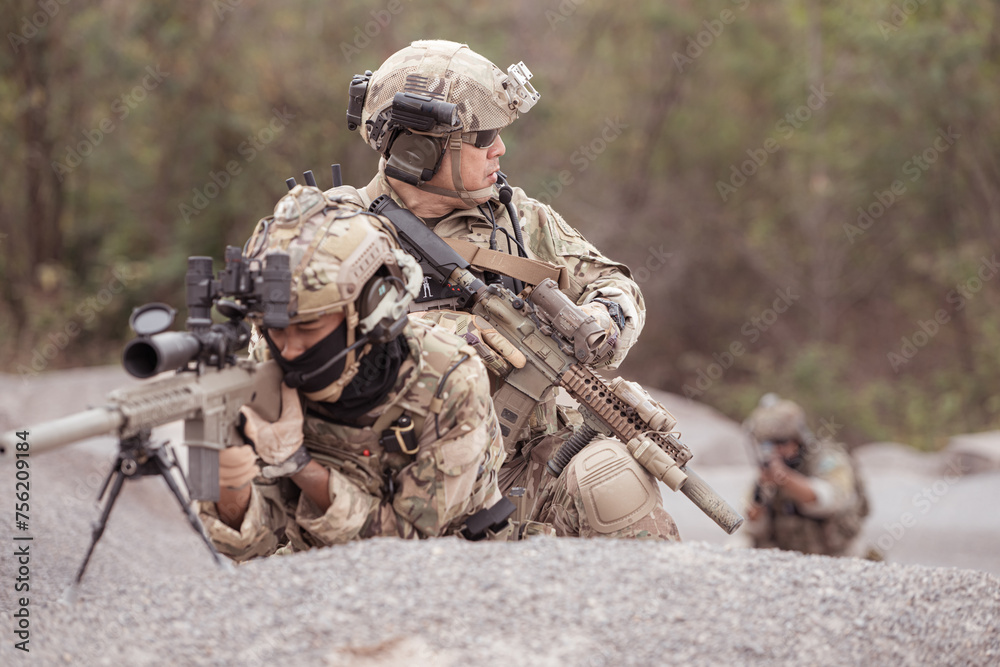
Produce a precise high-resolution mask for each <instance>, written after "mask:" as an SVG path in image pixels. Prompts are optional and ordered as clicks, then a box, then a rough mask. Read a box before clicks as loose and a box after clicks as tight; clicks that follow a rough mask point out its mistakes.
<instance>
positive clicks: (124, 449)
mask: <svg viewBox="0 0 1000 667" xmlns="http://www.w3.org/2000/svg"><path fill="white" fill-rule="evenodd" d="M149 436H150V431H149V430H148V429H147V430H143V431H141V432H140V433H139V434H138V435H134V436H131V437H128V438H122V439H121V440H119V441H118V458H117V459H116V460H115V462H114V464H113V465H112V466H111V470H110V472H109V473H108V476H107V478H105V480H104V484H103V486H101V491H100V493H98V494H97V501H98V502H100V501H101V499H102V498H104V494H105V492H107V491H108V488H109V486H110V493H109V494H108V498H107V502H105V503H104V509H103V510H102V511H101V518H100V519H98V520H97V522H96V523H95V524H94V532H93V535H92V537H91V540H90V547H88V548H87V555H86V556H84V558H83V562H82V563H81V564H80V569H79V571H78V572H77V573H76V579H75V580H74V581H73V585H74V586H76V585H77V584H79V583H80V580H81V579H83V573H84V570H86V569H87V563H88V562H90V556H91V554H93V553H94V547H96V546H97V542H98V541H99V540H100V539H101V535H103V534H104V529H105V527H106V526H107V525H108V516H110V514H111V508H112V507H114V505H115V501H116V500H117V499H118V494H119V493H121V490H122V485H123V484H124V483H125V480H126V479H135V478H138V477H146V476H149V475H159V476H161V477H163V479H164V481H166V483H167V486H168V487H169V488H170V491H171V492H172V493H173V494H174V497H175V498H176V499H177V502H178V503H180V506H181V509H182V510H184V514H185V515H186V516H187V519H188V521H189V522H190V523H191V526H192V527H193V528H194V530H195V532H196V533H198V535H199V536H201V539H202V540H204V542H205V544H206V545H207V546H208V550H209V551H211V552H212V558H214V559H215V563H216V564H217V565H218V566H219V567H223V568H224V567H226V565H227V564H226V563H225V562H224V561H223V560H222V556H220V555H219V552H218V551H216V550H215V547H214V546H213V545H212V541H211V540H210V539H209V537H208V534H207V533H206V532H205V527H204V526H203V525H202V523H201V520H200V519H199V518H198V515H197V514H195V513H194V510H192V509H191V506H190V505H189V504H188V503H187V502H186V501H185V499H184V494H182V493H181V489H180V487H179V486H178V485H177V481H176V480H175V479H174V478H173V476H172V475H171V472H172V471H173V470H174V469H176V470H177V472H178V473H179V474H180V477H181V481H182V482H183V483H184V487H185V488H187V478H185V477H184V471H183V470H182V469H181V467H180V465H178V463H177V457H176V456H175V455H174V452H173V449H172V448H168V447H167V441H163V442H161V443H159V444H156V445H154V444H152V443H151V442H150V438H149Z"/></svg>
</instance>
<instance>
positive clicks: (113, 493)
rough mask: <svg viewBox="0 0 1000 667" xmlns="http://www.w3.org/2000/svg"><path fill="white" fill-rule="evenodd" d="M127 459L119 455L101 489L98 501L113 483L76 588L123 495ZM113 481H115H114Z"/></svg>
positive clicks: (77, 579)
mask: <svg viewBox="0 0 1000 667" xmlns="http://www.w3.org/2000/svg"><path fill="white" fill-rule="evenodd" d="M124 461H125V459H124V457H122V455H121V452H119V453H118V459H117V460H116V461H115V467H114V468H113V469H112V470H111V474H110V475H108V478H107V479H106V480H105V481H104V488H102V489H101V495H100V496H98V500H100V498H101V497H103V496H104V492H105V491H106V490H108V482H112V483H111V490H110V493H109V494H108V500H107V502H105V503H104V509H103V510H102V511H101V518H100V519H99V520H98V521H97V523H95V524H94V532H93V535H91V538H90V547H89V548H88V549H87V555H86V556H84V558H83V562H82V563H80V569H79V570H77V573H76V579H75V580H74V581H73V585H74V586H76V585H77V584H79V583H80V580H81V579H83V572H84V570H86V569H87V563H88V562H90V556H91V555H92V554H93V553H94V547H96V546H97V542H98V541H99V540H100V539H101V535H103V534H104V529H105V527H107V525H108V516H110V515H111V508H112V507H114V506H115V501H116V500H117V499H118V494H119V493H121V490H122V484H123V483H124V482H125V473H124V472H122V469H121V467H122V464H123V463H124ZM112 480H113V481H112Z"/></svg>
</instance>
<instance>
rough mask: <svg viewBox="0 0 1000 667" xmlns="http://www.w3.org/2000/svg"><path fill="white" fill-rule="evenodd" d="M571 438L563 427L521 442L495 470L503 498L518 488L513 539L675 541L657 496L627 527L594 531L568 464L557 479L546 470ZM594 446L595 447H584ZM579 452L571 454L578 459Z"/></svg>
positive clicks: (677, 538)
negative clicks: (546, 536) (539, 536)
mask: <svg viewBox="0 0 1000 667" xmlns="http://www.w3.org/2000/svg"><path fill="white" fill-rule="evenodd" d="M571 435H572V430H571V429H570V427H564V428H563V429H562V430H560V431H559V432H557V433H554V434H552V435H547V436H541V437H540V438H537V439H536V440H534V441H529V442H527V443H524V445H523V446H522V449H521V451H520V453H519V454H518V455H517V456H516V457H514V458H513V459H511V460H509V461H507V462H506V463H505V464H504V465H503V467H502V468H501V469H500V491H501V492H502V493H503V494H504V495H507V496H509V495H510V491H511V489H513V488H516V487H522V488H524V494H523V496H521V498H520V504H519V508H518V512H517V513H515V515H514V516H513V517H511V519H512V520H514V523H515V530H514V539H517V538H523V537H526V536H529V535H533V534H550V535H556V536H559V537H616V538H631V539H664V540H672V541H675V542H679V541H680V539H681V537H680V534H679V533H678V531H677V525H676V524H675V523H674V520H673V518H672V517H671V516H670V515H669V514H668V513H667V511H666V510H664V509H663V500H662V499H661V498H659V496H657V502H656V504H655V506H654V507H653V508H652V509H651V510H650V511H649V512H648V513H647V514H645V515H643V516H641V517H639V518H638V519H637V520H635V521H634V522H632V523H631V524H629V525H628V526H625V527H624V528H621V529H619V530H616V531H614V532H611V533H603V534H602V533H599V532H597V531H596V530H595V529H594V528H593V526H592V525H591V524H590V521H589V520H588V518H587V512H586V510H585V508H584V505H583V500H582V496H581V493H580V486H579V480H578V479H577V475H576V471H575V470H574V468H573V466H572V465H568V466H566V468H565V469H564V470H563V472H562V474H561V475H559V477H558V478H556V477H553V476H552V475H551V474H550V473H549V472H548V471H547V470H546V464H547V463H548V461H549V459H550V458H552V457H553V456H554V455H555V453H556V452H557V451H558V450H559V447H561V446H562V444H563V442H565V440H566V439H567V438H569V436H571ZM595 444H597V443H592V444H590V445H588V447H593V446H594V445H595ZM583 453H584V452H581V453H580V454H578V455H577V456H582V455H583ZM647 474H648V473H647ZM514 500H515V501H516V500H517V499H516V498H515V499H514Z"/></svg>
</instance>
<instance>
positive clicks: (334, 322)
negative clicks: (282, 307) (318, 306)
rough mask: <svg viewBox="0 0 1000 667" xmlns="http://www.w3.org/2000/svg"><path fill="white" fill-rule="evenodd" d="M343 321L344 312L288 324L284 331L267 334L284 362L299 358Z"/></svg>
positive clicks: (272, 330) (279, 330)
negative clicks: (310, 320)
mask: <svg viewBox="0 0 1000 667" xmlns="http://www.w3.org/2000/svg"><path fill="white" fill-rule="evenodd" d="M343 321H344V311H342V310H341V311H339V312H336V313H329V314H327V315H323V316H322V317H320V318H319V319H317V320H313V321H312V322H302V323H300V324H290V325H288V326H287V327H286V328H284V329H268V330H267V334H268V336H270V338H271V342H273V343H274V346H275V347H277V348H278V350H280V351H281V356H282V357H283V358H284V359H285V360H286V361H292V360H293V359H295V358H297V357H299V356H301V355H302V354H303V353H304V352H305V351H306V350H308V349H309V348H311V347H312V346H313V345H315V344H316V343H318V342H320V341H321V340H323V339H324V338H326V337H327V336H329V335H330V334H331V333H333V330H334V329H336V328H337V327H339V326H340V323H341V322H343Z"/></svg>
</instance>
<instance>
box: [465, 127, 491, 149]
mask: <svg viewBox="0 0 1000 667" xmlns="http://www.w3.org/2000/svg"><path fill="white" fill-rule="evenodd" d="M499 134H500V128H497V129H494V130H479V131H478V132H463V133H462V141H464V142H465V143H467V144H472V145H473V146H475V147H476V148H488V147H490V146H492V145H493V142H494V141H496V140H497V136H498V135H499Z"/></svg>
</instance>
